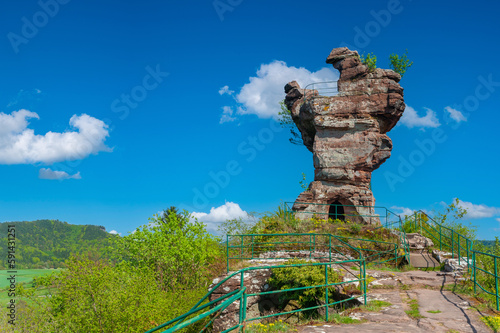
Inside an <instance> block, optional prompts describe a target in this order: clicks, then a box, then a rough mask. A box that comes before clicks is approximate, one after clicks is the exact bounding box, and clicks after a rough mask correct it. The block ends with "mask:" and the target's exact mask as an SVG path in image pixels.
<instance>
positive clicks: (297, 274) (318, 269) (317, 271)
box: [269, 259, 341, 314]
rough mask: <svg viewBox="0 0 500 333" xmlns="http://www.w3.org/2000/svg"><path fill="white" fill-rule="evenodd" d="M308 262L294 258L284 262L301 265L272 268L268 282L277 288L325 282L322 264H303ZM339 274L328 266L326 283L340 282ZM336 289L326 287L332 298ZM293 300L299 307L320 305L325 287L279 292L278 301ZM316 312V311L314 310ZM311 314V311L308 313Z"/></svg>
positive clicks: (282, 302) (299, 286) (284, 288)
mask: <svg viewBox="0 0 500 333" xmlns="http://www.w3.org/2000/svg"><path fill="white" fill-rule="evenodd" d="M305 264H308V262H307V261H305V260H299V259H294V260H290V261H287V262H286V265H301V266H298V267H282V268H273V269H272V275H271V277H270V278H269V284H270V285H271V286H272V287H273V288H275V289H278V290H286V289H293V288H302V287H309V286H317V285H324V284H325V267H324V266H321V265H319V266H311V265H308V266H304V265H305ZM340 281H341V276H340V274H339V273H338V272H336V271H334V270H333V269H331V268H328V283H335V282H340ZM336 293H337V291H336V289H335V288H334V287H328V296H329V297H331V298H330V299H333V296H334V294H336ZM290 300H295V301H297V302H298V305H299V307H300V308H307V307H312V306H316V305H320V304H321V302H324V300H325V288H323V287H320V288H310V289H302V290H294V291H288V292H283V293H280V301H281V302H280V303H281V304H287V303H288V301H290ZM314 313H316V314H317V311H314ZM310 314H312V313H310Z"/></svg>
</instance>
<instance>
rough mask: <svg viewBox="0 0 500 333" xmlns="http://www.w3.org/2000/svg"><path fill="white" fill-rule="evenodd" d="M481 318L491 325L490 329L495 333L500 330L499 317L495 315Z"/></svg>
mask: <svg viewBox="0 0 500 333" xmlns="http://www.w3.org/2000/svg"><path fill="white" fill-rule="evenodd" d="M481 320H482V321H483V322H484V323H485V324H486V325H488V326H489V327H491V329H492V330H493V331H494V332H495V333H497V332H498V331H500V317H498V316H496V317H494V316H487V317H482V318H481Z"/></svg>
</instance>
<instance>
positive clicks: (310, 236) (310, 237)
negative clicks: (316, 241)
mask: <svg viewBox="0 0 500 333" xmlns="http://www.w3.org/2000/svg"><path fill="white" fill-rule="evenodd" d="M311 245H312V235H309V259H311V254H312V252H311Z"/></svg>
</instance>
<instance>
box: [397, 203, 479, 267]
mask: <svg viewBox="0 0 500 333" xmlns="http://www.w3.org/2000/svg"><path fill="white" fill-rule="evenodd" d="M408 222H409V227H410V228H409V230H412V231H415V232H419V233H420V234H421V235H424V236H426V237H428V238H430V239H431V240H432V241H433V242H434V243H436V244H438V245H439V250H440V251H449V252H450V253H451V257H452V258H455V257H456V258H457V259H458V264H459V265H460V264H461V263H462V262H463V261H465V262H466V263H467V270H468V272H469V266H470V263H471V259H472V252H471V251H472V245H473V241H472V240H470V239H469V238H467V237H465V236H463V235H461V234H460V233H458V232H456V231H455V230H453V229H452V228H449V227H447V226H444V225H442V224H441V223H439V222H437V221H436V220H434V219H433V218H432V217H430V216H429V215H427V213H425V212H423V211H421V210H419V211H416V212H414V214H413V216H412V217H411V218H410V219H409V220H408ZM407 228H408V224H407ZM464 256H465V257H464Z"/></svg>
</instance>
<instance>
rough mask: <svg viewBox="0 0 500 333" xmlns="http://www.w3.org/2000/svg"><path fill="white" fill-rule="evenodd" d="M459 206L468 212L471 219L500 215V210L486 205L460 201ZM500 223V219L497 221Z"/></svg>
mask: <svg viewBox="0 0 500 333" xmlns="http://www.w3.org/2000/svg"><path fill="white" fill-rule="evenodd" d="M459 206H460V207H462V208H464V209H466V210H467V216H466V217H468V218H471V219H483V218H488V217H493V216H497V215H500V208H498V207H488V206H486V205H482V204H481V205H476V204H473V203H472V202H467V201H462V200H460V201H459ZM497 221H499V222H500V219H497Z"/></svg>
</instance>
